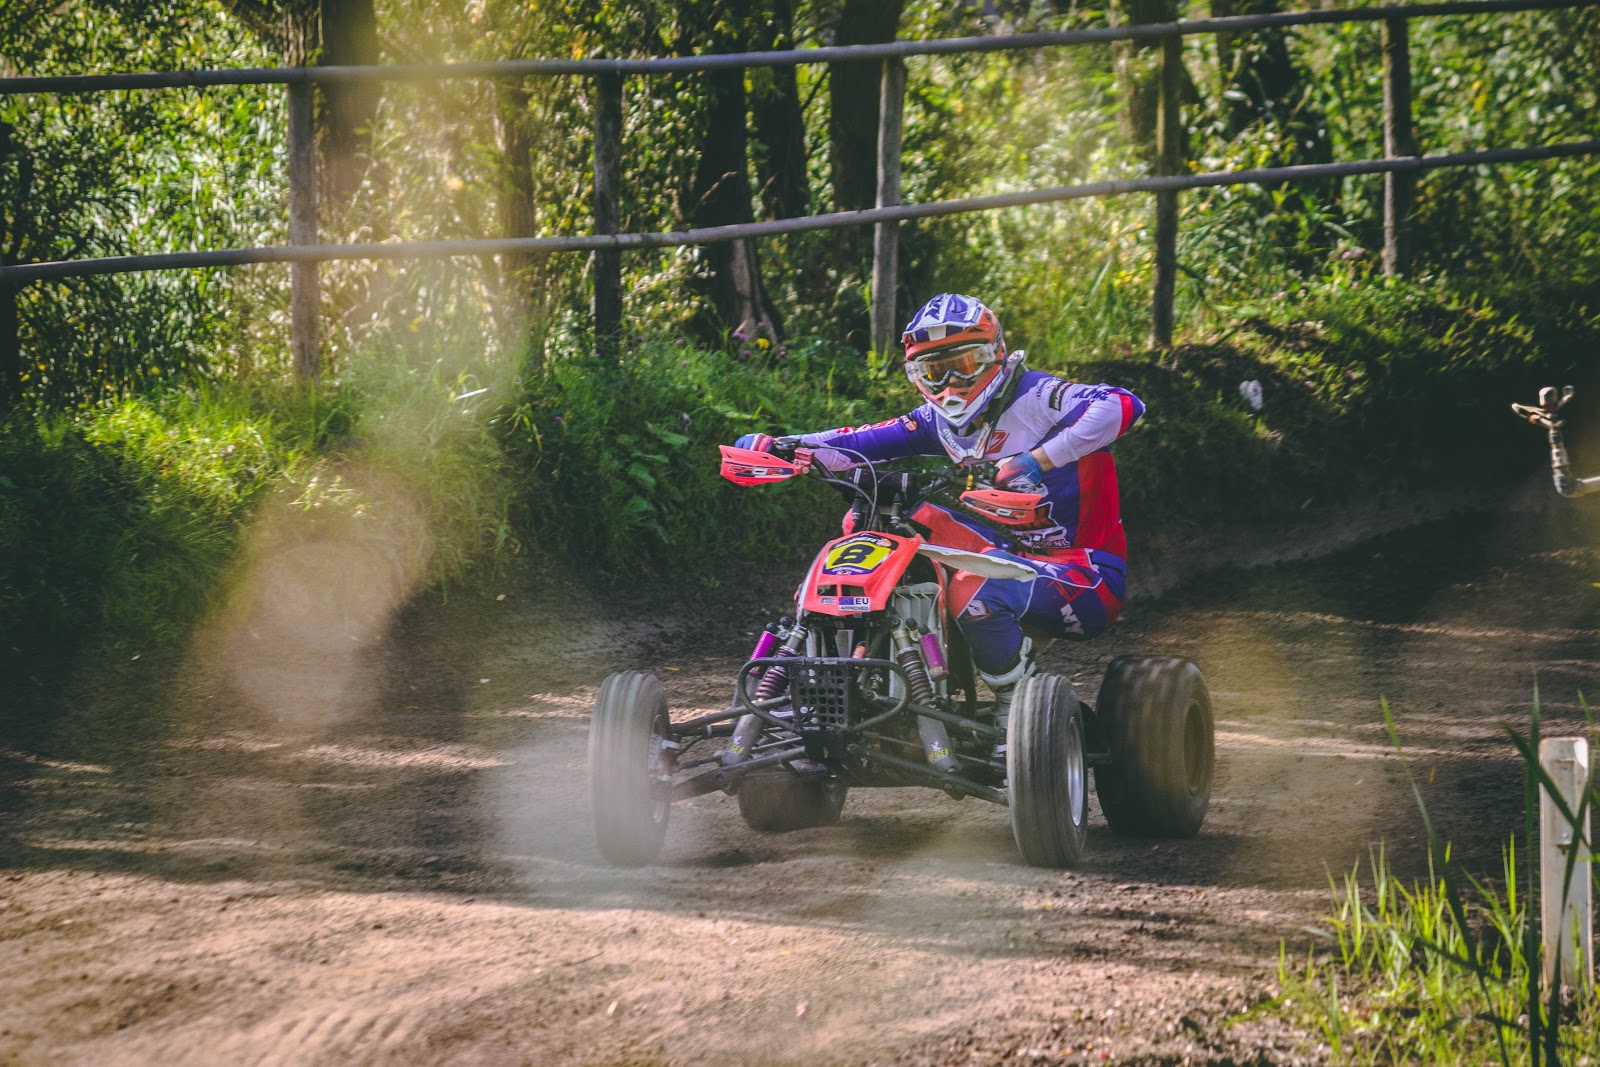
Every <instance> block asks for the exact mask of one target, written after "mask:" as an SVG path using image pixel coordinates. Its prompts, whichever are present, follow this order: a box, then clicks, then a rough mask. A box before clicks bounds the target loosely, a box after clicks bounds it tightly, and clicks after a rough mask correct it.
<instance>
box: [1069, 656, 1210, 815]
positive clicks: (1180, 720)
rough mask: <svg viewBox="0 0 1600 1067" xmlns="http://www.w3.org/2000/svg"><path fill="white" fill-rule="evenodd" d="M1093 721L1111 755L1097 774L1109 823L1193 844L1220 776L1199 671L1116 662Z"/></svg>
mask: <svg viewBox="0 0 1600 1067" xmlns="http://www.w3.org/2000/svg"><path fill="white" fill-rule="evenodd" d="M1095 716H1096V718H1097V720H1098V725H1099V727H1100V731H1101V734H1102V736H1103V737H1104V738H1105V740H1106V743H1107V745H1108V747H1109V748H1110V750H1111V763H1110V765H1109V766H1103V767H1096V768H1095V772H1094V788H1095V793H1096V794H1097V795H1098V796H1099V797H1100V807H1101V809H1102V810H1103V811H1104V812H1105V813H1106V822H1108V823H1110V824H1111V829H1113V830H1115V831H1116V832H1117V833H1119V834H1128V835H1130V836H1134V837H1192V836H1194V835H1195V834H1196V833H1198V832H1199V830H1200V824H1201V823H1203V822H1205V818H1206V811H1207V809H1208V808H1209V807H1210V806H1211V780H1212V777H1213V775H1214V773H1215V770H1216V739H1215V727H1214V725H1213V722H1212V716H1211V694H1210V693H1209V692H1208V691H1207V690H1206V680H1205V678H1204V677H1202V676H1201V674H1200V668H1199V667H1197V666H1195V665H1194V664H1193V663H1192V662H1190V661H1189V660H1186V659H1179V658H1177V657H1175V656H1118V657H1117V658H1116V659H1114V660H1112V661H1111V665H1110V666H1109V667H1107V668H1106V676H1105V680H1104V681H1102V682H1101V683H1100V697H1099V700H1098V701H1097V702H1096V706H1095Z"/></svg>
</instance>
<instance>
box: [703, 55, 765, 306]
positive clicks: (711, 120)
mask: <svg viewBox="0 0 1600 1067" xmlns="http://www.w3.org/2000/svg"><path fill="white" fill-rule="evenodd" d="M704 77H705V87H706V98H707V99H706V109H705V127H704V130H703V134H702V140H701V146H700V163H699V166H698V167H697V168H696V171H695V178H694V184H693V187H692V192H691V196H692V203H691V205H690V211H689V212H688V214H689V215H690V217H691V219H692V221H693V224H694V225H695V226H697V227H699V226H726V225H730V224H733V223H740V222H749V221H751V211H750V178H749V170H748V168H749V157H748V144H747V137H746V133H745V92H744V71H742V70H739V69H737V68H733V69H728V70H712V71H707V72H706V73H705V75H704ZM705 256H706V260H707V263H708V264H709V266H710V268H711V275H710V279H709V281H710V290H711V292H710V295H711V298H712V302H713V303H714V304H715V305H716V309H717V314H718V316H719V317H720V318H721V320H722V322H723V324H724V325H732V326H734V328H735V330H736V331H738V332H740V333H743V334H744V335H745V336H746V337H749V338H754V337H755V336H756V331H757V329H758V327H760V326H762V325H763V324H764V325H765V326H766V328H767V329H768V330H769V331H770V332H771V334H772V335H774V336H775V335H776V333H777V330H778V322H777V319H776V316H775V315H774V314H773V313H772V310H771V307H770V306H769V304H768V302H767V298H766V292H765V290H764V289H763V288H762V285H761V269H760V262H759V259H758V257H757V254H756V247H755V242H753V241H749V240H746V241H732V242H723V243H721V244H714V245H710V246H708V247H707V248H706V251H705Z"/></svg>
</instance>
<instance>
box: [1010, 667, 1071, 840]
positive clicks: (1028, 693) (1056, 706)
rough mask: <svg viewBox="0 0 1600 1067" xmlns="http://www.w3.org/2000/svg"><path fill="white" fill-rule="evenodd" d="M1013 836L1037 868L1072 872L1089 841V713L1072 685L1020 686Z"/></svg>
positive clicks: (1060, 681) (1050, 679)
mask: <svg viewBox="0 0 1600 1067" xmlns="http://www.w3.org/2000/svg"><path fill="white" fill-rule="evenodd" d="M1006 777H1007V780H1008V782H1009V785H1008V787H1007V788H1008V792H1009V793H1010V807H1011V834H1012V836H1013V837H1015V838H1016V839H1017V848H1019V849H1021V850H1022V858H1023V859H1025V860H1027V861H1028V863H1029V864H1030V865H1031V866H1034V867H1067V866H1070V865H1071V864H1073V863H1076V862H1077V861H1078V858H1079V857H1081V856H1082V855H1083V849H1084V844H1085V841H1086V839H1087V836H1088V822H1089V773H1088V764H1087V762H1086V761H1085V759H1084V751H1083V705H1082V704H1080V703H1079V702H1078V694H1077V693H1075V692H1074V691H1073V689H1072V683H1071V682H1069V681H1067V680H1066V679H1065V678H1062V677H1060V676H1058V675H1054V674H1036V675H1034V676H1033V677H1031V678H1024V679H1023V680H1022V681H1021V682H1019V683H1018V684H1017V691H1016V695H1015V698H1014V699H1013V700H1012V703H1011V718H1010V720H1009V721H1008V723H1007V726H1006Z"/></svg>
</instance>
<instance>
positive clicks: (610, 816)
mask: <svg viewBox="0 0 1600 1067" xmlns="http://www.w3.org/2000/svg"><path fill="white" fill-rule="evenodd" d="M668 729H669V727H668V719H667V695H666V693H664V692H662V690H661V683H660V682H658V681H656V679H655V678H654V677H653V676H652V675H648V674H643V673H641V672H639V671H620V672H618V673H616V674H613V675H611V676H610V677H608V678H607V679H606V680H605V681H604V682H603V683H601V686H600V692H599V693H598V694H597V695H596V696H595V698H594V715H593V717H592V718H590V720H589V807H590V810H591V811H593V813H594V835H595V841H596V842H597V843H598V844H599V846H600V854H601V855H602V856H604V857H605V858H606V860H607V861H609V862H611V863H614V864H616V865H617V866H619V867H641V866H643V865H644V864H647V863H649V862H651V861H652V860H654V859H655V858H656V856H657V855H659V854H660V852H661V842H662V841H663V840H664V839H665V838H666V836H667V822H668V820H669V818H670V816H671V814H672V805H671V804H670V803H669V802H668V801H667V800H666V799H665V798H663V797H661V796H660V795H659V791H658V790H657V788H656V787H657V784H658V783H659V782H661V781H662V780H663V779H666V778H669V777H670V775H671V769H672V765H671V762H670V755H671V753H670V751H669V750H668V749H667V748H666V747H665V746H664V745H663V742H665V741H667V740H668V737H669V734H668Z"/></svg>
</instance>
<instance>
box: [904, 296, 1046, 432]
mask: <svg viewBox="0 0 1600 1067" xmlns="http://www.w3.org/2000/svg"><path fill="white" fill-rule="evenodd" d="M900 343H901V344H902V345H904V346H905V350H906V377H907V378H909V379H911V384H912V385H915V386H916V387H917V390H918V392H920V393H921V394H922V395H923V397H924V398H925V399H926V400H927V401H928V403H929V404H930V405H931V406H932V407H933V410H934V411H935V412H936V413H938V415H939V417H940V418H942V419H944V420H945V422H947V423H948V424H949V425H950V427H951V429H953V430H955V431H956V432H957V433H965V432H966V431H967V428H968V427H970V426H971V425H972V424H973V423H974V422H976V421H977V420H978V419H979V418H980V417H981V416H982V415H983V413H984V412H985V411H986V410H988V408H989V405H990V404H991V403H992V402H993V401H994V399H995V397H996V396H998V395H999V394H1000V393H1001V392H1002V391H1004V389H1005V387H1006V384H1007V382H1008V381H1009V380H1010V379H1011V378H1012V377H1013V376H1014V374H1015V372H1016V364H1018V363H1020V362H1021V360H1020V357H1021V353H1020V352H1019V353H1018V354H1017V356H1018V358H1017V359H1011V358H1008V355H1007V353H1006V342H1005V335H1004V334H1003V333H1002V332H1001V330H1000V320H999V319H998V318H997V317H996V316H995V313H994V312H993V311H991V310H990V309H989V308H988V307H986V306H985V305H984V303H983V302H982V301H980V300H976V299H974V298H972V297H970V296H961V295H959V294H956V293H940V294H939V295H938V296H936V297H934V298H933V299H932V300H930V301H928V302H927V303H926V304H924V305H922V309H921V310H920V311H918V312H917V313H916V314H915V315H913V316H912V317H911V322H910V323H909V324H907V326H906V328H905V332H904V333H903V334H901V336H900Z"/></svg>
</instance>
